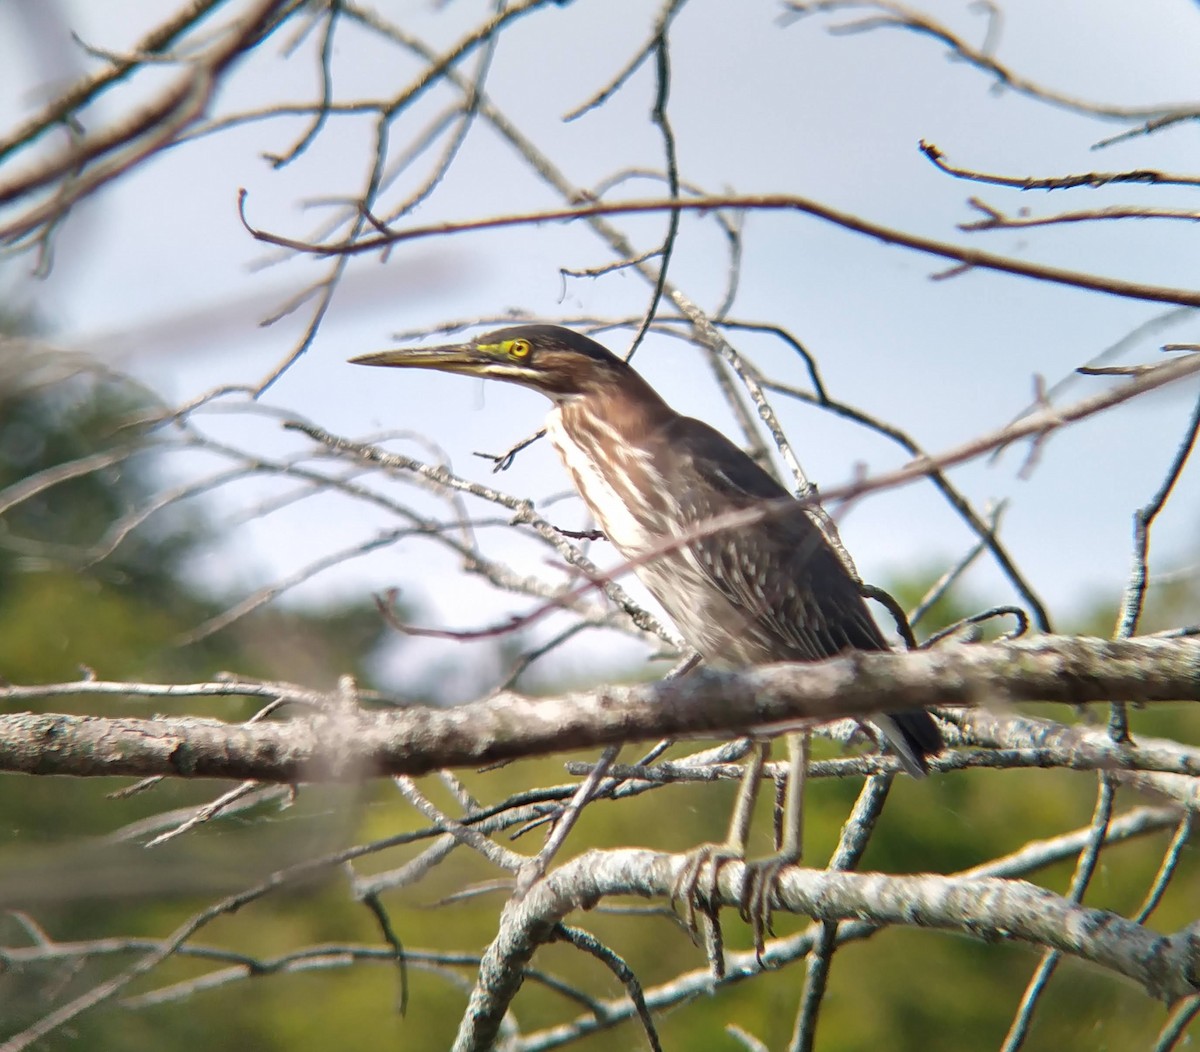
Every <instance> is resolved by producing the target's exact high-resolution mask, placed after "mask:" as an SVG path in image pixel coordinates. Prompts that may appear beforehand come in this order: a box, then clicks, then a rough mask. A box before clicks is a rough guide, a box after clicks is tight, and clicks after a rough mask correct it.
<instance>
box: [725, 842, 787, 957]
mask: <svg viewBox="0 0 1200 1052" xmlns="http://www.w3.org/2000/svg"><path fill="white" fill-rule="evenodd" d="M797 861H798V858H797V857H796V856H794V855H791V854H778V855H771V856H770V857H769V858H760V859H755V860H754V861H753V862H747V863H746V868H745V876H744V877H743V878H742V895H741V902H740V903H739V906H738V913H739V915H740V916H741V918H742V920H744V921H745V922H746V923H747V924H749V925H750V930H751V931H752V932H753V934H754V956H755V959H756V960H757V961H758V965H759V967H760V968H763V967H766V965H765V964H764V963H763V950H764V949H765V948H766V941H767V936H768V935H769V936H771V937H772V938H774V937H775V929H774V928H773V927H772V926H771V915H772V914H773V913H774V911H775V905H776V901H777V894H776V893H777V891H778V887H779V874H780V873H781V872H782V871H783V870H784V869H786V868H787V867H788V866H791V865H794V864H795V863H796V862H797Z"/></svg>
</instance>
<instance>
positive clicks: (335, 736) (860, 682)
mask: <svg viewBox="0 0 1200 1052" xmlns="http://www.w3.org/2000/svg"><path fill="white" fill-rule="evenodd" d="M213 686H214V685H213V684H193V685H174V686H172V685H161V686H154V685H148V684H142V685H127V684H116V683H103V682H95V681H84V682H80V683H73V684H72V683H63V684H50V685H45V686H40V687H5V688H2V689H0V701H10V702H18V701H25V700H29V699H31V698H35V697H37V698H46V697H59V696H67V695H82V694H120V693H124V692H129V693H138V694H141V695H151V696H153V695H160V696H181V695H182V696H186V695H203V694H206V693H213V691H212V689H211V688H212V687H213ZM220 686H222V687H227V685H225V684H221V685H220ZM227 692H229V691H227ZM232 693H236V691H233V692H232ZM1114 699H1115V700H1122V701H1131V702H1153V701H1200V641H1197V640H1195V639H1191V638H1184V639H1162V638H1153V637H1150V638H1141V639H1134V640H1102V639H1090V638H1082V637H1081V638H1069V637H1060V636H1042V637H1038V638H1035V639H1032V640H1017V641H1011V642H1003V643H992V644H986V645H979V646H959V647H944V648H940V649H934V650H931V651H916V652H908V653H876V654H867V653H854V654H848V655H846V656H844V657H840V658H836V659H834V660H832V661H826V662H821V663H818V664H803V665H775V666H766V667H763V668H758V669H750V670H746V671H743V672H736V673H735V672H715V671H703V672H700V673H697V674H695V675H693V676H689V677H686V678H684V679H681V680H671V681H663V682H659V683H652V684H640V685H637V686H631V687H621V686H605V687H600V688H597V689H595V690H592V691H588V692H585V693H578V694H568V695H564V696H561V697H552V698H531V697H526V696H524V695H521V694H516V693H511V692H504V693H499V694H496V695H494V696H493V697H491V698H488V699H486V700H483V701H477V702H473V703H471V704H468V705H461V706H458V707H455V708H450V709H433V708H411V709H405V710H402V711H387V712H378V711H368V710H362V709H357V708H352V709H347V708H346V707H344V706H342V707H339V706H336V705H334V704H332V703H331V704H328V705H323V706H321V707H320V709H319V711H318V713H317V715H315V716H307V715H306V716H301V717H297V718H295V719H291V720H288V721H284V722H270V721H260V722H257V723H241V724H229V723H223V722H221V721H218V720H207V719H193V718H177V719H159V720H152V719H124V718H116V719H110V718H102V717H95V716H70V715H62V714H44V715H36V714H30V713H17V714H10V715H4V716H0V770H4V771H18V772H24V773H27V774H72V775H83V776H97V775H136V776H140V777H144V776H146V775H168V776H176V777H184V778H236V779H255V780H257V781H265V782H294V781H324V780H356V779H361V778H365V777H370V776H372V775H373V774H376V773H385V772H386V773H388V774H393V775H394V774H425V773H428V772H429V771H433V770H439V769H441V768H446V767H476V766H479V765H481V764H488V763H494V762H496V761H499V760H510V759H517V758H523V757H531V756H539V755H546V754H549V753H554V752H560V751H565V750H568V749H579V748H585V747H594V746H598V745H612V744H616V743H624V742H633V741H645V740H651V739H652V740H657V739H659V738H663V737H670V738H680V737H688V736H692V737H714V736H722V735H727V734H733V733H744V732H745V731H746V730H747V729H774V730H776V731H778V730H781V729H783V728H784V727H788V726H795V725H796V724H797V723H798V722H819V721H825V720H830V719H834V718H838V717H846V716H851V717H868V716H870V715H871V714H873V713H879V712H885V711H896V710H903V709H906V708H917V707H921V706H927V705H961V706H975V705H992V704H997V703H1002V702H1016V701H1049V702H1065V703H1068V704H1083V703H1086V702H1098V701H1106V702H1107V701H1110V700H1114ZM1136 752H1137V751H1136V748H1133V749H1130V750H1129V752H1128V757H1127V758H1125V759H1122V757H1124V756H1125V754H1124V753H1123V752H1120V751H1119V752H1117V753H1114V759H1113V765H1114V766H1116V767H1120V766H1129V767H1131V768H1134V769H1136V767H1137V763H1136ZM1180 762H1181V763H1183V769H1181V770H1178V771H1177V772H1176V773H1180V774H1184V775H1200V769H1198V770H1192V769H1191V765H1190V763H1188V762H1187V761H1186V760H1184V761H1180Z"/></svg>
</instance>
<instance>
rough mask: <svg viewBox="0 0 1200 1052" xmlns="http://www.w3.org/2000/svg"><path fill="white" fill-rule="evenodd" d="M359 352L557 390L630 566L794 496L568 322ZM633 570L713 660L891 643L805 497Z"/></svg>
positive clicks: (924, 733) (906, 735) (891, 734)
mask: <svg viewBox="0 0 1200 1052" xmlns="http://www.w3.org/2000/svg"><path fill="white" fill-rule="evenodd" d="M352 361H354V362H356V363H360V364H364V365H393V366H416V367H423V368H430V369H440V370H443V371H448V372H460V373H466V374H469V375H477V376H488V377H493V378H495V379H499V380H506V381H508V382H511V383H518V384H521V385H522V386H525V387H531V388H534V389H536V390H539V391H541V392H542V393H543V394H545V395H547V396H548V397H549V398H550V399H551V400H552V401H553V402H554V408H553V409H552V410H551V412H550V416H549V418H548V420H547V429H548V432H549V436H550V440H551V442H552V443H553V444H554V447H555V449H556V450H557V451H558V453H559V455H560V457H561V458H562V461H563V464H564V466H565V467H566V469H567V472H568V474H569V475H570V476H571V480H572V482H573V483H574V485H575V488H576V489H577V490H578V492H579V494H580V496H581V497H582V498H583V500H584V502H585V503H586V504H587V506H588V508H589V509H590V510H591V512H592V514H593V515H594V516H595V518H596V521H597V522H598V524H599V525H600V528H601V529H602V530H603V531H604V533H605V536H606V537H607V538H608V539H609V540H610V541H611V542H612V544H613V545H614V546H615V547H616V548H617V550H618V551H619V552H620V553H621V554H622V555H623V556H625V557H626V558H628V559H630V560H637V559H638V558H639V557H641V556H644V555H646V554H647V553H648V552H649V551H651V550H660V549H661V548H662V546H663V544H664V542H669V541H670V540H671V539H672V538H678V537H684V536H685V535H689V534H692V533H694V532H695V530H696V527H698V526H701V525H702V524H703V523H705V522H707V521H709V520H711V519H712V518H713V517H714V516H717V515H721V514H723V513H727V512H731V511H738V510H743V509H747V508H753V507H755V506H761V505H762V504H763V503H764V502H769V501H781V500H785V499H787V498H789V497H790V496H791V495H790V494H789V493H788V492H787V490H786V489H784V487H783V486H782V485H780V483H779V482H777V481H776V480H775V479H774V478H773V477H772V476H771V475H770V474H769V473H767V472H766V471H764V470H763V469H762V468H761V467H759V465H758V464H756V463H755V462H754V461H753V460H752V459H751V458H750V457H749V456H747V455H746V454H745V453H744V452H743V451H742V450H741V449H739V448H738V447H737V446H735V445H734V444H733V443H732V442H730V441H729V439H727V438H726V437H725V436H724V435H722V434H721V433H720V432H719V431H716V430H714V429H713V428H711V427H709V426H708V425H707V424H705V423H703V422H702V421H700V420H694V419H692V418H690V417H686V416H682V415H680V414H679V413H676V412H675V411H674V410H673V409H671V407H670V406H668V405H667V403H666V402H664V401H663V400H662V398H660V397H659V395H658V394H657V393H656V392H655V391H654V389H653V388H652V387H651V386H650V385H649V384H648V383H646V381H645V380H643V379H642V378H641V377H640V376H639V375H638V374H637V373H636V372H635V371H634V370H633V369H632V368H631V367H630V366H629V365H628V364H626V363H625V362H623V361H621V360H620V359H619V358H617V357H616V356H615V355H613V354H611V353H610V352H609V351H608V350H606V349H605V348H604V347H602V346H601V345H600V344H598V343H596V342H595V341H593V340H590V339H588V338H587V337H585V336H581V335H579V334H578V333H575V332H572V331H571V330H570V329H564V328H561V327H559V326H555V325H519V326H513V327H511V328H506V329H501V330H499V331H497V332H492V333H488V334H486V335H484V336H480V337H478V338H477V339H475V340H473V341H471V342H469V343H461V344H454V345H451V346H445V347H432V348H413V349H405V350H394V351H383V352H381V353H379V354H371V355H365V356H363V357H360V358H355V359H352ZM635 572H636V573H637V575H638V577H639V578H640V579H641V580H642V582H643V583H644V584H645V585H646V587H647V588H648V589H649V591H650V593H651V594H652V595H653V596H654V597H655V598H656V599H657V600H658V601H659V602H660V603H661V604H662V605H663V607H664V609H666V611H667V613H668V614H670V616H671V618H672V619H673V620H674V621H675V624H676V626H677V627H678V629H679V632H680V634H681V635H682V636H683V638H684V639H685V640H686V641H687V643H688V644H689V645H690V646H692V647H694V648H695V649H696V650H697V651H698V652H699V653H700V654H701V656H702V657H704V659H705V660H706V661H708V662H710V663H712V664H716V665H721V666H725V667H738V666H745V665H755V664H762V663H767V662H774V661H818V660H821V659H822V658H829V657H834V656H836V655H838V654H840V653H842V652H844V651H846V650H886V649H888V646H887V643H886V641H885V640H884V638H883V635H882V633H881V632H880V631H879V628H878V627H877V626H876V624H875V621H874V620H873V619H872V617H871V615H870V612H869V611H868V609H867V606H866V603H865V602H864V601H863V599H862V597H861V595H860V592H859V586H858V583H857V582H856V581H855V580H854V578H853V577H852V576H851V575H850V573H849V571H848V570H847V569H846V567H845V565H844V564H843V562H842V561H841V559H840V558H839V556H838V554H837V553H836V552H835V551H834V549H833V548H832V547H831V546H830V544H829V542H828V541H827V540H826V538H825V536H824V534H823V533H822V532H821V530H820V528H819V527H818V526H817V525H816V524H815V523H814V521H813V520H812V519H811V518H810V516H809V515H808V513H807V512H806V511H805V509H804V508H803V506H802V505H800V504H799V503H798V502H797V503H796V507H795V510H794V511H792V510H787V511H784V512H773V513H771V514H770V515H767V516H765V517H764V518H763V519H761V520H760V521H758V522H755V523H753V524H751V525H749V526H747V527H745V528H741V529H736V530H727V531H722V532H719V533H715V534H711V535H708V536H700V537H695V536H688V537H687V539H685V540H683V541H681V543H680V545H679V547H678V548H672V549H669V550H668V551H666V552H665V553H664V554H659V555H656V556H655V557H654V558H652V559H649V560H647V561H644V562H639V563H637V565H636V566H635ZM876 722H877V724H878V725H879V727H880V729H881V730H882V731H883V733H884V734H885V735H886V736H887V738H888V740H889V741H890V742H891V744H892V746H893V748H894V749H895V750H896V753H897V755H898V756H899V757H900V760H901V762H902V763H903V765H904V767H905V768H906V769H907V770H908V771H909V773H911V774H913V775H916V776H919V775H922V774H924V773H925V770H926V764H925V758H926V757H927V756H929V755H931V754H933V753H936V752H938V751H940V749H941V748H942V741H941V736H940V734H939V732H938V729H937V725H936V724H935V723H934V721H933V719H932V717H931V716H930V715H929V714H928V713H927V712H925V711H923V710H920V709H917V710H912V711H908V712H902V713H896V714H893V715H892V716H888V717H882V718H881V719H879V720H877V721H876Z"/></svg>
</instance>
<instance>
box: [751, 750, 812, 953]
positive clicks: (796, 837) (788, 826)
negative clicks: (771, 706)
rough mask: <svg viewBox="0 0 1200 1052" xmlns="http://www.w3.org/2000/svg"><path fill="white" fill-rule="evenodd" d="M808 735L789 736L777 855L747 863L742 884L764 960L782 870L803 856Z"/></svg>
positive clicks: (756, 947) (756, 942) (756, 948)
mask: <svg viewBox="0 0 1200 1052" xmlns="http://www.w3.org/2000/svg"><path fill="white" fill-rule="evenodd" d="M808 744H809V737H808V734H806V733H805V734H789V735H787V747H788V769H787V783H786V786H785V788H784V796H783V823H782V826H783V829H782V836H781V837H780V842H779V843H778V844H776V845H775V848H776V850H775V854H774V855H772V856H771V857H770V858H762V859H757V860H755V861H754V862H747V863H746V881H745V883H744V884H743V885H742V904H741V914H742V919H743V920H745V921H746V923H747V924H749V925H750V927H751V928H752V929H753V931H754V951H755V954H756V955H757V956H758V959H759V963H760V964H761V963H762V952H763V946H764V943H765V941H766V936H767V935H768V934H770V935H774V934H775V932H774V931H773V930H772V928H771V910H772V908H773V903H772V898H773V896H774V894H775V883H776V880H777V878H778V877H779V871H780V870H781V869H783V868H784V866H790V865H792V864H794V863H796V862H799V861H800V859H801V858H802V857H803V839H804V838H803V833H804V783H805V775H806V773H807V770H808Z"/></svg>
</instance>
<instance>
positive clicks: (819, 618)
mask: <svg viewBox="0 0 1200 1052" xmlns="http://www.w3.org/2000/svg"><path fill="white" fill-rule="evenodd" d="M670 430H671V434H670V435H669V438H670V440H671V441H670V449H671V450H672V452H671V454H669V455H670V456H672V457H674V458H675V459H676V463H675V464H672V465H671V468H672V469H673V470H674V471H677V472H678V474H674V475H668V477H677V478H684V479H687V480H688V481H687V482H686V483H685V484H684V485H683V486H682V487H681V492H680V494H679V498H680V501H681V504H682V505H683V507H682V511H683V515H684V518H685V521H687V522H688V523H689V524H691V525H697V524H700V523H703V522H704V521H706V520H708V519H711V518H712V517H713V516H715V515H718V514H721V513H722V512H726V511H728V510H730V507H734V508H750V507H753V506H755V505H757V504H760V503H761V502H763V501H771V500H774V501H779V502H784V501H786V500H788V499H790V498H791V494H789V493H788V492H787V490H785V489H784V488H783V487H782V486H781V485H780V484H779V483H778V482H777V481H776V480H775V479H774V478H773V477H772V476H771V475H770V474H768V473H767V472H766V471H764V470H763V469H762V468H760V467H759V466H758V465H757V464H756V463H755V462H754V461H753V460H752V459H751V458H750V457H749V456H747V455H746V454H745V453H744V452H742V450H740V449H738V447H737V446H735V445H734V444H733V443H732V442H730V441H729V439H727V438H726V437H725V436H724V435H722V434H721V433H720V432H719V431H716V430H715V429H713V428H711V427H709V426H708V425H707V424H705V423H703V422H702V421H699V420H693V419H690V418H688V417H678V418H676V419H675V420H674V421H672V423H671V425H670ZM736 532H737V533H738V534H739V536H736V537H733V538H731V537H730V536H729V534H728V533H727V532H722V533H717V534H713V535H711V536H707V537H701V538H699V539H697V540H695V541H692V542H690V543H689V546H688V547H689V549H690V552H691V555H692V556H693V558H694V560H695V563H696V565H697V566H698V568H699V569H700V570H701V571H702V572H703V573H704V575H705V576H706V577H707V578H708V580H710V581H711V582H712V584H713V585H715V586H716V588H717V589H719V590H720V591H721V592H722V594H724V595H725V596H726V598H728V599H729V600H730V601H731V602H732V603H733V604H734V605H735V606H736V607H738V608H739V609H741V610H743V611H745V612H746V613H747V615H748V616H750V617H751V618H752V619H753V620H752V622H751V623H749V624H748V625H747V628H748V629H749V630H752V631H756V633H757V634H759V635H761V636H763V637H769V638H771V639H772V640H775V641H777V645H778V646H779V650H780V653H779V654H778V655H777V656H776V655H773V657H774V658H775V660H788V659H791V660H809V661H813V660H819V659H821V658H826V657H833V656H835V655H837V654H840V653H842V652H843V651H845V650H847V649H856V650H885V649H887V643H886V642H885V641H884V639H883V635H882V633H881V632H880V631H879V627H878V626H877V625H876V624H875V622H874V620H873V619H872V618H871V615H870V612H869V611H868V610H867V606H866V603H864V601H863V599H862V596H861V595H860V594H859V586H858V583H857V582H856V581H855V580H854V579H853V578H852V577H851V576H850V574H849V572H848V571H847V569H846V567H845V565H844V564H843V563H842V561H841V559H840V558H839V557H838V555H837V553H836V552H835V551H834V550H833V548H832V547H831V546H830V544H829V542H828V541H827V540H826V539H825V537H824V535H823V534H822V532H821V530H820V528H819V527H818V526H817V525H816V524H815V523H814V522H813V520H812V519H811V518H809V516H808V514H807V513H806V512H805V510H804V508H803V507H802V506H801V505H800V504H799V503H796V504H795V507H794V508H790V507H787V506H786V504H785V505H784V510H783V511H781V512H776V513H771V514H768V515H767V516H766V517H765V518H764V519H763V520H762V521H761V522H758V523H754V524H752V525H750V526H747V527H744V528H743V529H742V530H740V531H736Z"/></svg>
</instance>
